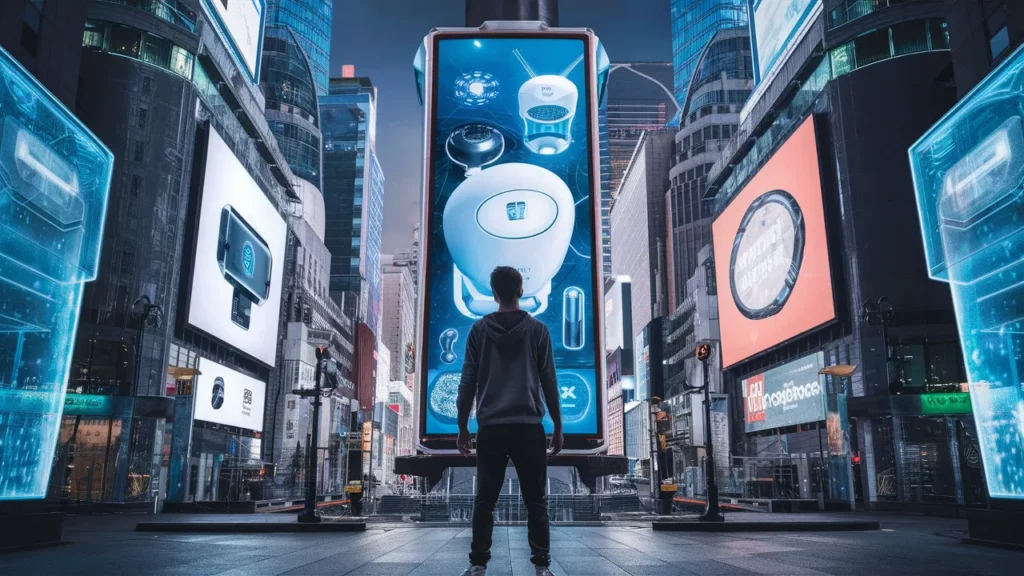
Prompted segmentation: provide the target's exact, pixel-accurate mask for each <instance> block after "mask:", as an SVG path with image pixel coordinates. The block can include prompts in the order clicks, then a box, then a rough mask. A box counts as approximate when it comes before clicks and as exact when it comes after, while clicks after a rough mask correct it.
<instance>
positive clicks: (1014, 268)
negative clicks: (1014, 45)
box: [910, 48, 1024, 499]
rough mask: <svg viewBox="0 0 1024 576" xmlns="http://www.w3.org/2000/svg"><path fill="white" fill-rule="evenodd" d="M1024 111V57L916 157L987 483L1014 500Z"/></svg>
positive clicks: (928, 239)
mask: <svg viewBox="0 0 1024 576" xmlns="http://www.w3.org/2000/svg"><path fill="white" fill-rule="evenodd" d="M1022 110H1024V50H1022V49H1019V48H1018V49H1017V50H1016V51H1015V52H1014V53H1013V54H1011V55H1009V56H1007V57H1006V59H1005V60H1004V61H1003V63H1002V64H1000V65H999V66H998V67H997V68H996V69H995V70H993V71H992V72H991V73H990V74H989V75H988V76H986V77H985V79H984V80H983V81H982V82H981V83H980V84H978V86H977V87H975V88H974V90H972V91H971V92H970V93H968V94H967V95H966V96H964V97H963V98H962V99H961V100H960V102H959V103H958V104H957V105H956V106H955V107H954V108H953V109H952V110H950V111H949V113H947V114H946V115H945V116H944V117H943V118H942V119H941V120H939V121H938V122H937V123H936V124H935V125H934V126H933V127H932V128H931V129H930V130H929V131H928V132H926V133H925V135H924V136H922V137H921V139H920V140H919V141H918V142H916V143H915V144H914V145H913V146H911V148H910V166H911V171H912V173H913V176H914V188H915V194H916V197H917V207H918V216H919V218H920V223H921V232H922V234H923V241H924V251H925V256H926V260H927V264H928V273H929V275H930V276H931V277H932V278H934V279H935V280H939V281H943V282H948V283H949V286H950V290H951V292H952V296H953V306H954V309H955V311H956V319H957V325H958V329H959V332H960V342H961V344H962V346H963V358H964V367H965V368H966V370H967V378H968V384H969V390H970V409H971V410H972V411H973V414H974V422H975V425H976V426H977V431H978V444H979V447H980V449H981V450H980V451H981V461H982V465H983V467H984V470H985V483H986V485H987V487H988V492H989V495H991V496H992V497H993V498H1012V499H1024V450H1022V449H1021V447H1022V442H1024V385H1022V382H1024V360H1022V359H1024V314H1022V313H1021V302H1024V284H1022V283H1021V280H1020V279H1021V277H1022V276H1024V196H1022V195H1021V182H1024V113H1022ZM929 396H930V395H929ZM949 400H950V401H952V400H953V398H950V399H949ZM952 405H953V403H952V402H950V403H949V404H939V405H932V406H929V405H923V406H922V408H923V410H922V411H926V410H933V411H947V410H950V409H952ZM956 405H957V406H959V407H960V408H959V409H960V410H963V409H965V408H966V407H965V406H964V403H963V401H962V399H961V400H960V401H959V402H957V403H956ZM925 413H928V412H925Z"/></svg>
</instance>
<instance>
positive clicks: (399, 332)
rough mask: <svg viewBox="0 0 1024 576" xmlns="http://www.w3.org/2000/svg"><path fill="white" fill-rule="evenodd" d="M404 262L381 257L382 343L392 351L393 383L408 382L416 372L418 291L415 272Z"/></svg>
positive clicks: (391, 371) (390, 377) (390, 257)
mask: <svg viewBox="0 0 1024 576" xmlns="http://www.w3.org/2000/svg"><path fill="white" fill-rule="evenodd" d="M398 257H399V258H402V256H400V255H399V256H398ZM396 262H397V264H396ZM404 262H405V261H404V260H397V261H396V256H395V255H393V254H387V255H384V256H381V282H382V283H383V286H384V296H383V304H382V309H383V318H382V319H381V341H382V342H383V343H384V345H386V346H387V347H388V348H389V349H390V350H391V370H390V371H389V374H388V378H389V380H390V381H392V382H404V381H405V379H406V374H410V373H412V372H413V371H414V370H415V354H414V353H413V352H414V347H415V339H416V289H415V286H414V282H413V275H412V268H411V267H410V266H406V265H402V264H403V263H404Z"/></svg>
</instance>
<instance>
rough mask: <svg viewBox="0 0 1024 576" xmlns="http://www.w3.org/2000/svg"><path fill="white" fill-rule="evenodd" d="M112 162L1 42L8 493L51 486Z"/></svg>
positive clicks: (1, 317)
mask: <svg viewBox="0 0 1024 576" xmlns="http://www.w3.org/2000/svg"><path fill="white" fill-rule="evenodd" d="M113 162H114V158H113V156H112V155H111V153H110V152H109V151H108V150H107V149H106V148H105V147H104V146H103V144H101V143H100V141H99V140H98V139H96V137H95V136H93V134H92V133H91V132H89V130H88V129H86V128H85V127H84V126H83V125H82V124H81V123H80V122H79V121H78V120H77V119H76V118H75V117H74V116H73V115H72V114H71V113H70V112H69V111H68V110H67V109H66V108H65V107H64V106H63V105H61V103H60V102H59V101H58V100H57V99H56V98H54V97H53V95H52V94H50V93H49V92H48V91H47V90H46V89H45V88H44V87H43V86H42V85H41V84H40V83H39V82H38V81H37V80H36V79H35V78H33V77H32V76H31V75H29V73H28V72H27V71H26V70H25V69H24V68H22V67H21V66H20V65H19V64H18V63H17V62H16V61H15V60H14V59H13V58H12V57H11V55H10V54H8V53H7V52H6V51H4V50H3V49H2V48H0V500H14V499H27V498H41V497H43V496H44V495H45V493H46V486H47V483H48V481H49V477H50V467H51V465H52V463H53V451H54V448H55V446H56V442H57V432H58V429H59V427H60V419H61V414H62V411H63V408H64V391H65V386H66V383H67V378H68V370H69V368H70V364H71V351H72V347H73V346H74V342H75V329H76V327H77V324H78V313H79V307H80V304H81V299H82V287H83V283H84V282H87V281H89V280H92V279H94V278H95V277H96V268H97V266H98V264H99V249H100V240H101V238H102V236H103V222H104V218H105V216H106V207H107V193H108V190H109V187H110V174H111V169H112V168H113Z"/></svg>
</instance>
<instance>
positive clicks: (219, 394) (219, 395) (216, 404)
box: [210, 376, 224, 410]
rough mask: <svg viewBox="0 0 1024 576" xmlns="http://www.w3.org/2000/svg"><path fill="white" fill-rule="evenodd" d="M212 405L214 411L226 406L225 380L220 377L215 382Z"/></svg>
mask: <svg viewBox="0 0 1024 576" xmlns="http://www.w3.org/2000/svg"><path fill="white" fill-rule="evenodd" d="M210 405H211V406H213V409H214V410H220V407H221V406H223V405H224V379H223V378H221V377H220V376H217V377H216V378H214V380H213V398H211V399H210Z"/></svg>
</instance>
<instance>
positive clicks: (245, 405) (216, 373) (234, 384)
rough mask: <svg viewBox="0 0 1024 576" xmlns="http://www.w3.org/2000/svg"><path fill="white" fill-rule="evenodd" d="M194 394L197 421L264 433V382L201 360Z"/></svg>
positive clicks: (205, 359) (265, 388) (265, 386)
mask: <svg viewBox="0 0 1024 576" xmlns="http://www.w3.org/2000/svg"><path fill="white" fill-rule="evenodd" d="M193 394H195V407H196V411H195V416H194V418H195V419H196V420H202V421H203V422H211V423H213V424H222V425H224V426H234V427H236V428H244V429H246V430H252V431H253V432H262V431H263V408H264V405H265V403H266V397H267V384H266V383H265V382H261V381H259V380H257V379H255V378H252V377H250V376H246V375H245V374H242V373H241V372H239V371H237V370H232V369H231V368H228V367H227V366H222V365H220V364H218V363H216V362H214V361H213V360H210V359H208V358H202V357H200V358H199V375H198V376H196V377H195V389H194V390H193Z"/></svg>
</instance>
